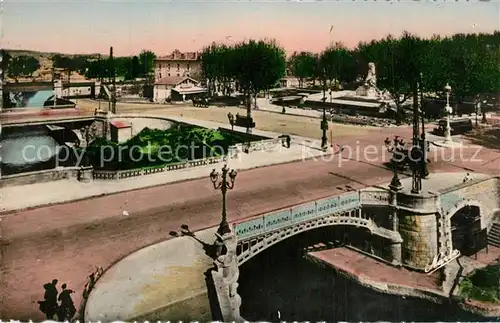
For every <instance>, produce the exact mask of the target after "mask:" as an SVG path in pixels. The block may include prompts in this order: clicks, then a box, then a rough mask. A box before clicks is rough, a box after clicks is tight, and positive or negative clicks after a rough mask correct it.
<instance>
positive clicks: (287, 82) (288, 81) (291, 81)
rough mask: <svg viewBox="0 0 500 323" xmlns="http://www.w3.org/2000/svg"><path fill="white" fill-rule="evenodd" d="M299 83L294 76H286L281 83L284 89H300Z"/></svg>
mask: <svg viewBox="0 0 500 323" xmlns="http://www.w3.org/2000/svg"><path fill="white" fill-rule="evenodd" d="M299 83H300V82H299V79H298V78H296V77H294V76H285V77H283V78H281V79H280V81H279V84H280V87H282V88H291V87H299Z"/></svg>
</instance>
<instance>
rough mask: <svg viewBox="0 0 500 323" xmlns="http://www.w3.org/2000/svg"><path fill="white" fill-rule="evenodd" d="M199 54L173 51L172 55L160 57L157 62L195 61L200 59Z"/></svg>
mask: <svg viewBox="0 0 500 323" xmlns="http://www.w3.org/2000/svg"><path fill="white" fill-rule="evenodd" d="M200 56H201V55H200V53H198V52H185V53H182V52H180V51H179V50H177V49H176V50H174V51H173V52H172V54H170V55H166V56H160V57H157V58H156V60H157V61H172V60H175V61H178V60H183V61H196V60H199V59H200Z"/></svg>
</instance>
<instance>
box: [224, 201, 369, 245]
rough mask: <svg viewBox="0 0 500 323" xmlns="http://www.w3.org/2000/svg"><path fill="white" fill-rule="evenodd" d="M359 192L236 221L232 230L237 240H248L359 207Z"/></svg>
mask: <svg viewBox="0 0 500 323" xmlns="http://www.w3.org/2000/svg"><path fill="white" fill-rule="evenodd" d="M360 208H361V201H360V199H359V192H358V191H356V192H349V193H346V194H343V195H340V196H332V197H328V198H324V199H321V200H317V201H313V202H308V203H304V204H299V205H297V206H294V207H291V208H286V209H281V210H277V211H274V212H270V213H267V214H264V215H262V216H259V217H257V218H253V219H249V220H247V221H245V222H240V223H236V224H235V225H234V231H235V234H236V237H237V238H238V240H239V241H242V240H248V239H251V238H253V237H255V236H259V235H263V234H266V233H269V232H271V231H275V230H279V229H282V228H284V227H288V226H293V225H296V224H299V223H301V222H304V221H308V220H313V219H316V218H321V217H324V216H326V215H328V214H332V213H339V214H340V213H343V212H347V211H349V210H352V209H360Z"/></svg>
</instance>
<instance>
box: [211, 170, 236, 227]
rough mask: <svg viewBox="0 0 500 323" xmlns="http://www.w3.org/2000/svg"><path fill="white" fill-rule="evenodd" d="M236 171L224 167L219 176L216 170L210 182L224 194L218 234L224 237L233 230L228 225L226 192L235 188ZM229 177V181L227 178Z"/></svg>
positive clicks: (212, 173) (213, 171)
mask: <svg viewBox="0 0 500 323" xmlns="http://www.w3.org/2000/svg"><path fill="white" fill-rule="evenodd" d="M236 174H237V173H236V171H235V170H234V169H231V170H229V168H227V165H224V167H222V174H219V173H217V172H216V171H215V168H214V169H213V170H212V172H211V173H210V180H211V181H212V184H213V185H214V188H215V189H216V190H219V189H220V190H221V192H222V220H221V222H220V225H219V229H218V230H217V233H218V234H219V235H220V236H223V235H225V234H227V233H231V229H230V228H229V224H228V223H227V211H226V192H227V190H228V189H230V190H231V189H233V188H234V181H235V180H236ZM228 175H229V181H228V179H227V176H228ZM219 179H220V180H219Z"/></svg>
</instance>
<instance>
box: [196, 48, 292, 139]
mask: <svg viewBox="0 0 500 323" xmlns="http://www.w3.org/2000/svg"><path fill="white" fill-rule="evenodd" d="M201 62H202V64H201V67H202V73H203V75H204V77H205V78H206V80H207V88H208V90H209V94H210V95H211V94H212V93H213V92H214V91H216V90H219V91H222V92H223V93H224V94H229V93H230V91H231V90H232V87H233V84H236V85H237V87H238V89H239V91H240V92H241V93H243V95H244V96H245V98H246V106H247V117H248V121H249V124H250V123H251V122H250V120H251V102H252V101H251V98H252V97H253V98H254V99H256V97H257V94H258V93H259V92H261V91H266V90H269V89H271V88H272V87H274V86H275V85H276V83H277V82H278V81H279V79H280V78H282V77H283V76H284V75H285V70H286V52H285V50H284V49H283V48H282V47H280V46H279V45H278V44H277V43H276V42H275V41H274V40H259V41H256V40H248V41H244V42H240V43H237V44H235V45H232V46H228V45H224V44H216V43H212V44H211V45H210V46H207V47H206V48H205V49H204V50H203V52H202V54H201ZM247 131H249V127H247Z"/></svg>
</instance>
